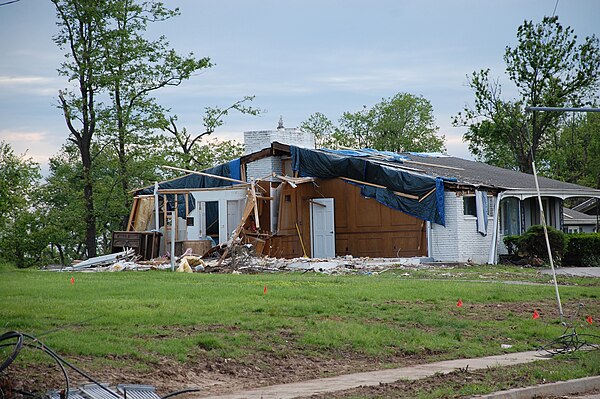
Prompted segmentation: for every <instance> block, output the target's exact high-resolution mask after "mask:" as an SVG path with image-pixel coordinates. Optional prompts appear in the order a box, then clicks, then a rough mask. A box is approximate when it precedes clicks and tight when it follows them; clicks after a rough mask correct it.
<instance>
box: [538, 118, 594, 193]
mask: <svg viewBox="0 0 600 399" xmlns="http://www.w3.org/2000/svg"><path fill="white" fill-rule="evenodd" d="M552 141H553V144H552V146H553V148H554V151H553V152H552V153H551V155H550V156H549V162H548V165H549V169H550V171H551V173H552V176H553V177H554V178H556V179H559V180H563V181H567V182H569V183H576V184H581V185H584V186H588V187H595V188H600V156H599V154H600V114H598V113H589V114H574V115H572V117H570V118H565V120H564V122H563V123H562V124H561V126H560V128H559V129H557V134H556V136H555V137H554V138H553V140H552Z"/></svg>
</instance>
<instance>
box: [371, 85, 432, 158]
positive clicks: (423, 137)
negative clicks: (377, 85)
mask: <svg viewBox="0 0 600 399" xmlns="http://www.w3.org/2000/svg"><path fill="white" fill-rule="evenodd" d="M373 111H374V114H375V124H374V129H373V130H374V132H375V137H374V138H373V148H376V149H380V150H388V151H394V152H404V151H441V150H442V149H443V147H444V137H443V136H442V137H438V136H437V135H436V133H437V131H438V127H437V126H436V125H435V118H434V116H433V107H432V106H431V103H430V102H429V101H428V100H426V99H424V98H423V97H418V96H414V95H412V94H408V93H398V94H396V95H395V96H394V97H392V98H389V99H383V100H382V101H381V102H380V103H378V104H376V105H375V107H374V108H373Z"/></svg>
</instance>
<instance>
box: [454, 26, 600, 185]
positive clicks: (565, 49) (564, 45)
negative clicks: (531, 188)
mask: <svg viewBox="0 0 600 399" xmlns="http://www.w3.org/2000/svg"><path fill="white" fill-rule="evenodd" d="M504 61H505V63H506V73H507V75H508V77H509V79H510V80H511V81H512V82H513V83H514V85H515V86H516V88H517V91H518V93H519V96H518V98H516V99H512V100H504V99H502V95H501V94H502V93H501V92H502V90H501V85H500V84H499V83H498V82H497V81H492V80H490V78H489V70H481V71H479V72H474V73H473V74H472V75H471V76H470V77H468V85H469V86H470V87H471V88H472V89H473V90H474V92H475V104H474V106H473V107H466V108H465V109H464V113H462V112H459V113H458V115H457V116H456V117H455V118H454V120H453V123H454V125H455V126H467V127H468V128H469V131H468V132H467V133H466V134H465V135H464V140H465V141H467V142H469V149H470V150H471V152H472V153H473V154H474V155H475V156H476V157H477V158H478V159H480V160H483V161H485V162H488V163H491V164H495V165H498V166H504V167H506V166H511V167H513V168H515V169H518V170H520V171H522V172H526V173H532V171H533V169H532V162H533V160H534V159H539V160H542V161H547V160H548V157H549V153H550V151H551V150H552V146H551V144H552V138H553V136H554V135H555V134H556V132H555V130H554V129H556V128H557V126H558V125H559V122H560V118H561V113H558V112H531V113H526V112H525V107H526V106H547V107H562V106H574V107H577V106H581V105H584V104H586V103H589V101H590V100H591V99H593V98H594V96H595V95H596V91H597V89H598V87H599V84H600V49H599V42H598V39H597V38H596V37H595V36H591V37H586V38H585V39H584V40H583V43H582V44H578V43H577V36H576V35H575V34H574V31H573V29H571V28H570V27H567V28H563V26H562V25H561V24H560V23H559V22H558V17H545V18H544V19H543V20H542V22H540V23H538V24H534V23H533V22H531V21H525V22H524V23H523V25H521V26H520V27H519V28H518V30H517V45H516V46H515V47H514V48H513V47H510V46H507V47H506V51H505V54H504Z"/></svg>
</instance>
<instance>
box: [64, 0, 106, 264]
mask: <svg viewBox="0 0 600 399" xmlns="http://www.w3.org/2000/svg"><path fill="white" fill-rule="evenodd" d="M52 2H53V3H54V5H55V7H56V11H57V17H58V22H57V25H58V26H59V33H58V34H57V35H56V36H55V37H54V41H55V43H56V44H57V45H58V46H59V47H60V48H61V49H67V51H68V53H67V54H68V55H67V61H65V62H63V63H62V65H61V68H60V69H59V74H61V75H63V76H66V77H68V79H69V81H70V82H74V84H75V88H74V89H73V90H71V91H61V92H60V93H59V99H60V106H61V109H62V112H63V115H64V118H65V122H66V124H67V127H68V129H69V133H70V135H69V140H70V141H71V142H73V143H74V144H75V145H76V146H77V148H78V149H79V153H80V156H81V163H82V166H83V169H82V181H83V196H84V199H85V217H84V221H85V226H86V247H87V255H88V256H89V257H94V256H96V215H95V211H94V192H93V190H94V186H93V181H92V175H91V173H92V171H91V169H92V162H93V155H92V153H91V147H92V138H93V137H94V134H95V133H96V123H97V119H96V115H97V112H98V109H97V108H98V107H99V105H98V100H97V96H98V95H99V94H100V93H101V91H102V78H103V76H104V73H105V70H104V66H105V62H104V61H105V59H104V51H103V50H104V49H103V47H102V39H103V33H104V32H105V31H106V30H107V23H108V22H107V16H108V15H110V11H111V10H110V7H109V4H108V2H106V1H94V0H84V1H78V0H52Z"/></svg>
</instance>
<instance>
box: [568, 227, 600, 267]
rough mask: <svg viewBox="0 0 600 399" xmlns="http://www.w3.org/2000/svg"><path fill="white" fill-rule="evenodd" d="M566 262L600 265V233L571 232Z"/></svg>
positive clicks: (576, 264)
mask: <svg viewBox="0 0 600 399" xmlns="http://www.w3.org/2000/svg"><path fill="white" fill-rule="evenodd" d="M565 262H566V263H568V264H569V265H573V266H596V267H600V233H580V234H569V241H568V243H567V251H566V254H565Z"/></svg>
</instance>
